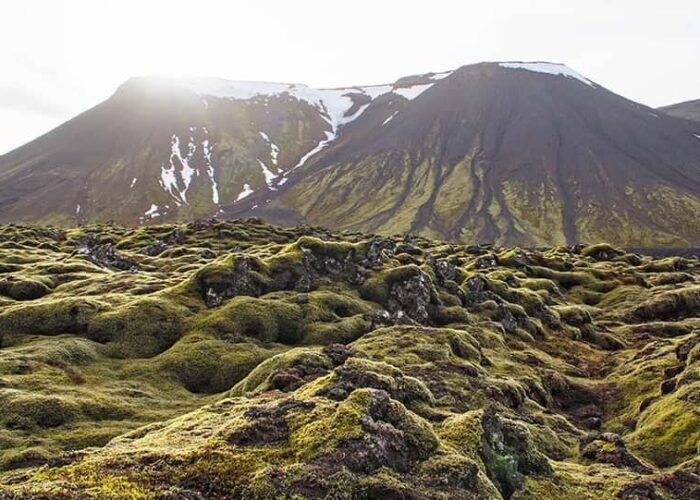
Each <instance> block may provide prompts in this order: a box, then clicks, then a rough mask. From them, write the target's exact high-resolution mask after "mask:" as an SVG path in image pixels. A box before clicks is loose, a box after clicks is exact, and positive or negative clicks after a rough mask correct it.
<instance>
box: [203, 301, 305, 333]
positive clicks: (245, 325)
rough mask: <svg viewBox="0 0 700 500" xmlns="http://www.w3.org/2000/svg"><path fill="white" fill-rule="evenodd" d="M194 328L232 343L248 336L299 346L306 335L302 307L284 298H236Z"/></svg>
mask: <svg viewBox="0 0 700 500" xmlns="http://www.w3.org/2000/svg"><path fill="white" fill-rule="evenodd" d="M195 328H198V329H202V330H204V331H208V332H211V333H212V334H214V335H216V336H217V337H218V338H221V339H226V340H228V341H230V342H239V341H241V340H243V339H244V338H246V337H247V338H253V339H257V340H260V341H261V342H281V343H284V344H296V343H299V342H301V340H302V338H303V335H304V329H303V315H302V309H301V307H300V306H299V305H297V304H293V303H290V302H288V301H286V300H282V299H281V298H280V299H266V298H265V299H263V298H260V299H258V298H253V297H235V298H233V299H231V300H230V301H228V302H227V303H226V304H225V305H223V306H222V307H219V308H217V309H214V310H212V311H211V312H210V313H209V314H207V315H205V316H203V317H202V318H201V319H199V320H198V321H197V323H196V327H195Z"/></svg>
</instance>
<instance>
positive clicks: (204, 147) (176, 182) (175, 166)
mask: <svg viewBox="0 0 700 500" xmlns="http://www.w3.org/2000/svg"><path fill="white" fill-rule="evenodd" d="M189 130H190V138H189V141H188V143H187V152H186V153H185V154H183V153H182V149H181V147H180V138H179V136H178V135H177V134H173V135H172V136H171V138H170V157H169V159H168V164H167V165H166V164H161V167H160V176H159V179H158V183H159V184H160V186H161V188H163V190H164V191H165V192H167V193H169V194H170V196H172V198H173V200H174V201H175V204H176V205H177V206H181V204H182V203H184V204H185V205H189V202H188V200H187V192H188V190H189V188H190V185H191V184H192V178H193V177H195V176H197V177H199V174H200V171H201V172H203V173H205V174H206V175H207V177H208V178H209V181H210V182H211V189H212V195H211V198H212V202H213V203H214V204H215V205H218V204H219V186H218V183H217V181H216V169H215V167H214V164H213V162H212V158H211V155H212V148H213V146H214V145H213V144H212V143H211V142H210V141H209V139H208V135H209V131H208V130H207V129H206V127H202V133H203V134H204V136H205V139H203V140H202V141H200V142H199V143H197V141H196V140H195V138H194V135H196V133H197V131H198V130H199V129H198V128H197V127H190V128H189ZM200 137H201V136H200ZM200 146H201V151H202V154H201V158H202V159H203V161H201V160H200V162H199V163H200V165H199V166H196V165H195V161H196V157H195V155H196V153H197V150H198V147H200ZM135 183H136V177H134V178H133V179H132V181H131V187H134V184H135Z"/></svg>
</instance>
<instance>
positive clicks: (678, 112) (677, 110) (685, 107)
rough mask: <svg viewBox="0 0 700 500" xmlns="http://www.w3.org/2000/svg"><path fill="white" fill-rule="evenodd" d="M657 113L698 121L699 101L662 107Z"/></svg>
mask: <svg viewBox="0 0 700 500" xmlns="http://www.w3.org/2000/svg"><path fill="white" fill-rule="evenodd" d="M659 111H663V112H664V113H666V114H669V115H671V116H675V117H678V118H685V119H686V120H692V121H696V122H698V121H700V99H695V100H693V101H685V102H679V103H678V104H671V105H669V106H662V107H660V108H659Z"/></svg>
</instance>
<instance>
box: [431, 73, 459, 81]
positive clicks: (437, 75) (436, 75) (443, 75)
mask: <svg viewBox="0 0 700 500" xmlns="http://www.w3.org/2000/svg"><path fill="white" fill-rule="evenodd" d="M452 73H454V71H442V72H440V73H433V74H432V75H430V79H431V80H442V79H443V78H447V77H448V76H450V75H451V74H452Z"/></svg>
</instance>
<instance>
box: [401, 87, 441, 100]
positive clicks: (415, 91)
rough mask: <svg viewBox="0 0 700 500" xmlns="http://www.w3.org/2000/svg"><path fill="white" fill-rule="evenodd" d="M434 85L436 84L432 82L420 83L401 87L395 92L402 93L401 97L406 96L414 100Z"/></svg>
mask: <svg viewBox="0 0 700 500" xmlns="http://www.w3.org/2000/svg"><path fill="white" fill-rule="evenodd" d="M433 85H434V84H432V83H425V84H420V85H412V86H410V87H401V88H397V89H394V94H397V95H400V96H401V97H405V98H406V99H408V100H409V101H412V100H413V99H415V98H416V97H418V96H419V95H421V94H422V93H423V92H425V91H426V90H428V89H429V88H430V87H432V86H433Z"/></svg>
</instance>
